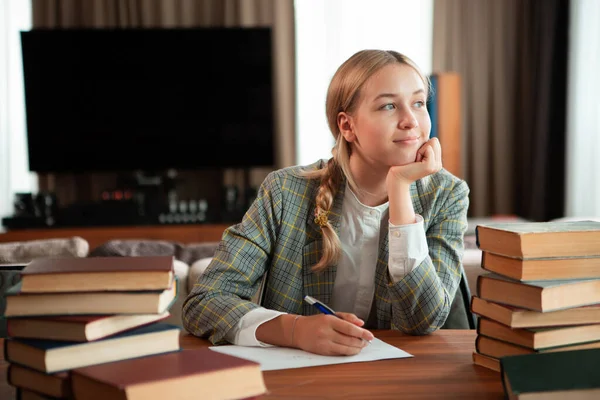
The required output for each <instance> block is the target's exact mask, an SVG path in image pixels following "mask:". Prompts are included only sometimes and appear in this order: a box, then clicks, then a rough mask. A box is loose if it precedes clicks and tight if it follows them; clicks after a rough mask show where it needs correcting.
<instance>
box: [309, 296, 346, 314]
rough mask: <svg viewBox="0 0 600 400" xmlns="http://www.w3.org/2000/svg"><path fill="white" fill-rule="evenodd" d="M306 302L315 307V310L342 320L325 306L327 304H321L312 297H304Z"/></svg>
mask: <svg viewBox="0 0 600 400" xmlns="http://www.w3.org/2000/svg"><path fill="white" fill-rule="evenodd" d="M304 301H306V302H307V303H308V304H310V305H313V306H315V308H316V309H317V310H319V311H320V312H321V313H323V314H327V315H333V316H335V317H338V318H340V319H341V317H340V316H338V315H336V314H335V311H333V310H332V309H331V308H329V307H327V306H326V305H325V303H322V302H320V301H319V300H317V299H315V298H314V297H312V296H304Z"/></svg>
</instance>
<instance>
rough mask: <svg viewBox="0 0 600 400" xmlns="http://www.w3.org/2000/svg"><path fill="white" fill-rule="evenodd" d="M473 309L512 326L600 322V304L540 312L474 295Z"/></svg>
mask: <svg viewBox="0 0 600 400" xmlns="http://www.w3.org/2000/svg"><path fill="white" fill-rule="evenodd" d="M471 311H472V312H473V313H474V314H477V315H480V316H482V317H486V318H489V319H493V320H494V321H498V322H500V323H501V324H504V325H506V326H510V327H511V328H535V327H543V326H562V325H587V324H600V304H594V305H591V306H583V307H575V308H567V309H565V310H559V311H549V312H539V311H532V310H527V309H524V308H519V307H514V306H509V305H506V304H499V303H494V302H492V301H487V300H484V299H481V298H479V297H477V296H473V297H472V299H471Z"/></svg>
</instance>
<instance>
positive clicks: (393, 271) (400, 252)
mask: <svg viewBox="0 0 600 400" xmlns="http://www.w3.org/2000/svg"><path fill="white" fill-rule="evenodd" d="M388 246H389V259H388V271H389V273H390V276H391V277H392V281H393V282H394V283H396V282H398V281H400V280H402V279H403V278H404V277H405V276H406V275H408V274H409V273H410V272H411V271H412V270H414V269H415V268H417V267H418V266H419V265H421V263H422V262H423V260H425V258H427V254H428V252H429V247H428V246H427V238H426V237H425V228H424V223H423V217H422V216H420V215H419V214H417V215H416V222H415V223H414V224H407V225H394V224H392V223H391V222H390V223H389V244H388Z"/></svg>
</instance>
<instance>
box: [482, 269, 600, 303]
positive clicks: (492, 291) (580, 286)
mask: <svg viewBox="0 0 600 400" xmlns="http://www.w3.org/2000/svg"><path fill="white" fill-rule="evenodd" d="M477 297H480V298H482V299H484V300H489V301H493V302H495V303H502V304H507V305H511V306H515V307H520V308H526V309H528V310H535V311H540V312H548V311H557V310H563V309H567V308H572V307H582V306H587V305H592V304H598V303H600V279H576V280H553V281H530V282H520V281H516V280H514V279H509V278H506V277H503V276H501V275H498V274H494V273H488V274H484V275H480V276H479V277H478V278H477Z"/></svg>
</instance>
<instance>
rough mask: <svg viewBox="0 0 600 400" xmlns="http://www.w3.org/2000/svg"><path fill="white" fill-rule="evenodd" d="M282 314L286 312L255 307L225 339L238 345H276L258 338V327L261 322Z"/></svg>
mask: <svg viewBox="0 0 600 400" xmlns="http://www.w3.org/2000/svg"><path fill="white" fill-rule="evenodd" d="M282 314H285V313H283V312H279V311H275V310H268V309H266V308H264V307H260V308H255V309H254V310H252V311H250V312H248V313H247V314H246V315H244V316H243V317H242V318H240V320H239V321H238V323H237V324H236V325H235V326H234V327H233V328H231V329H230V330H229V332H227V334H226V335H225V340H227V341H228V342H229V343H232V344H236V345H238V346H253V347H274V346H273V345H272V344H268V343H263V342H261V341H260V340H258V339H256V329H258V327H259V326H260V325H261V324H264V323H265V322H267V321H270V320H272V319H274V318H277V317H279V316H280V315H282Z"/></svg>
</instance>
